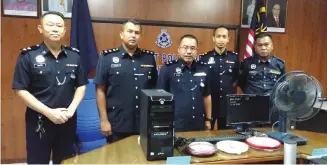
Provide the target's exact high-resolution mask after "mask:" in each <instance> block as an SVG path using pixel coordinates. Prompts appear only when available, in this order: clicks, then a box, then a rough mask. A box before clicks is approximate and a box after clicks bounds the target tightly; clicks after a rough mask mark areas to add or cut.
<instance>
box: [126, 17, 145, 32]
mask: <svg viewBox="0 0 327 165" xmlns="http://www.w3.org/2000/svg"><path fill="white" fill-rule="evenodd" d="M127 23H132V24H134V25H138V26H140V30H142V26H141V23H140V22H137V21H136V20H134V19H129V20H127V21H125V22H124V23H123V26H122V31H124V28H125V25H126V24H127Z"/></svg>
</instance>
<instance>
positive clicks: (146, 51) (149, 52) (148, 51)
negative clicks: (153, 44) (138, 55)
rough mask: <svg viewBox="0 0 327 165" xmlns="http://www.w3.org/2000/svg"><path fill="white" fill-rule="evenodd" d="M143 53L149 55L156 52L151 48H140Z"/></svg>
mask: <svg viewBox="0 0 327 165" xmlns="http://www.w3.org/2000/svg"><path fill="white" fill-rule="evenodd" d="M140 50H141V51H142V52H143V53H147V54H149V55H154V52H153V51H151V50H145V49H140Z"/></svg>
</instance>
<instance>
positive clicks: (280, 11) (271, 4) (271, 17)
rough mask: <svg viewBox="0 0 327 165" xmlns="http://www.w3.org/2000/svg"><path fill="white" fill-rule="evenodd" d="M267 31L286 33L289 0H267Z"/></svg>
mask: <svg viewBox="0 0 327 165" xmlns="http://www.w3.org/2000/svg"><path fill="white" fill-rule="evenodd" d="M266 4H267V31H268V32H280V33H285V30H286V22H287V21H286V20H287V0H267V2H266Z"/></svg>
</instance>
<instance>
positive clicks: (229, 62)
mask: <svg viewBox="0 0 327 165" xmlns="http://www.w3.org/2000/svg"><path fill="white" fill-rule="evenodd" d="M226 63H227V64H234V63H235V62H234V61H228V60H227V61H226Z"/></svg>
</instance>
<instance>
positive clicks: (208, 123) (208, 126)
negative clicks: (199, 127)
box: [205, 121, 211, 130]
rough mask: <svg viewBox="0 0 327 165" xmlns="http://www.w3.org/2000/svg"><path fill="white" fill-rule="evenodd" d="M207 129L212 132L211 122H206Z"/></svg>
mask: <svg viewBox="0 0 327 165" xmlns="http://www.w3.org/2000/svg"><path fill="white" fill-rule="evenodd" d="M205 129H206V130H210V129H211V122H210V121H206V122H205Z"/></svg>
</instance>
